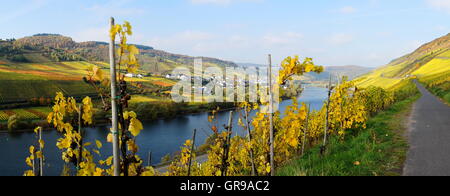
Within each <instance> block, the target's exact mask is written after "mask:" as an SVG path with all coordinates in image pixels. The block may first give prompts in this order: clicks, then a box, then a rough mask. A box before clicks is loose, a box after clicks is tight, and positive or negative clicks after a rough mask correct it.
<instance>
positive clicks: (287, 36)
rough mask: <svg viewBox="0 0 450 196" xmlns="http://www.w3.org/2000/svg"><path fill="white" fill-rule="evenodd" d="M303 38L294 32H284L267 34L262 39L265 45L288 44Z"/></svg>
mask: <svg viewBox="0 0 450 196" xmlns="http://www.w3.org/2000/svg"><path fill="white" fill-rule="evenodd" d="M302 38H303V35H302V34H300V33H295V32H286V33H281V34H277V35H274V34H268V35H265V36H264V37H263V38H262V39H263V41H264V43H265V44H266V45H289V44H291V43H293V42H297V41H299V40H300V39H302Z"/></svg>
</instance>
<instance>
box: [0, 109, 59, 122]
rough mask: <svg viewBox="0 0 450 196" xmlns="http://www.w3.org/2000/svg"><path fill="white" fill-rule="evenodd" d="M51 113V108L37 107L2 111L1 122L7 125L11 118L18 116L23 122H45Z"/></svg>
mask: <svg viewBox="0 0 450 196" xmlns="http://www.w3.org/2000/svg"><path fill="white" fill-rule="evenodd" d="M50 112H51V108H49V107H35V108H28V109H13V110H0V122H1V123H5V122H7V121H8V119H9V117H11V116H13V115H17V116H18V117H19V118H20V119H21V120H25V121H30V120H45V119H46V118H47V115H48V114H49V113H50Z"/></svg>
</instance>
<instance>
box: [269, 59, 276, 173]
mask: <svg viewBox="0 0 450 196" xmlns="http://www.w3.org/2000/svg"><path fill="white" fill-rule="evenodd" d="M268 60H269V63H268V66H269V82H268V83H269V121H270V125H269V126H270V138H269V140H270V141H269V144H270V175H271V176H274V175H275V163H274V161H275V160H274V130H273V92H272V90H273V89H272V55H270V54H269V58H268Z"/></svg>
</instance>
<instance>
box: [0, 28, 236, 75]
mask: <svg viewBox="0 0 450 196" xmlns="http://www.w3.org/2000/svg"><path fill="white" fill-rule="evenodd" d="M136 46H137V47H138V48H139V50H140V52H141V54H140V56H139V59H140V61H141V62H140V64H141V66H142V67H141V70H143V71H145V72H152V73H157V74H164V73H168V72H170V71H171V70H173V69H174V68H175V67H178V66H191V65H192V64H193V62H194V58H195V57H190V56H186V55H179V54H172V53H168V52H165V51H162V50H155V49H154V48H153V47H149V46H143V45H136ZM2 56H3V57H7V58H8V59H9V60H11V61H13V62H32V63H43V62H61V61H90V62H95V61H100V62H108V61H109V60H108V59H109V55H108V43H105V42H96V41H89V42H81V43H77V42H75V41H73V40H72V38H70V37H65V36H62V35H57V34H37V35H34V36H30V37H24V38H20V39H17V40H10V41H3V42H0V58H1V57H2ZM42 56H43V57H46V58H42ZM202 58H203V62H204V65H205V66H217V67H225V66H236V64H234V63H233V62H229V61H223V60H219V59H215V58H208V57H202Z"/></svg>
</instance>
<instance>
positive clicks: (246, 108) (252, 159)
mask: <svg viewBox="0 0 450 196" xmlns="http://www.w3.org/2000/svg"><path fill="white" fill-rule="evenodd" d="M244 110H245V123H246V127H247V135H248V136H247V139H248V142H249V143H251V142H252V135H251V133H250V121H249V119H248V111H247V110H248V106H245V108H244ZM253 156H254V155H253V148H251V147H250V162H251V163H252V176H256V167H255V160H254V157H253Z"/></svg>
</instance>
